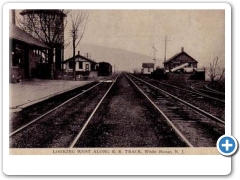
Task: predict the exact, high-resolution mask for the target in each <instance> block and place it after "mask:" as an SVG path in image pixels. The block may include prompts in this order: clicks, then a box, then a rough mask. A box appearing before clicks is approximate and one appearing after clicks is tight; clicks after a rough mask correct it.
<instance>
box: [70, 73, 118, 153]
mask: <svg viewBox="0 0 240 180" xmlns="http://www.w3.org/2000/svg"><path fill="white" fill-rule="evenodd" d="M118 76H119V75H118ZM118 76H117V77H116V78H115V80H114V81H113V83H112V85H111V86H110V87H109V88H108V90H107V92H106V93H105V94H104V96H103V97H102V99H101V100H100V101H99V102H98V104H97V106H96V107H95V109H94V110H93V112H92V113H91V115H90V116H89V117H88V119H87V121H86V122H85V124H84V125H83V127H82V129H81V130H80V132H79V133H78V135H77V136H76V137H75V139H74V140H73V141H72V143H71V145H70V147H69V148H73V147H74V146H75V144H76V143H77V141H78V140H79V138H80V137H81V135H82V133H83V132H84V130H85V129H86V127H87V125H88V124H89V122H90V121H91V119H92V117H93V116H94V114H95V113H96V111H97V110H98V108H99V106H100V105H101V103H102V101H103V100H104V99H105V97H106V96H107V94H108V93H109V91H110V90H111V88H112V87H113V85H114V84H115V82H116V81H117V78H118Z"/></svg>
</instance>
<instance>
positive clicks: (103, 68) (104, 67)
mask: <svg viewBox="0 0 240 180" xmlns="http://www.w3.org/2000/svg"><path fill="white" fill-rule="evenodd" d="M111 74H112V65H111V64H110V63H108V62H100V63H98V76H110V75H111Z"/></svg>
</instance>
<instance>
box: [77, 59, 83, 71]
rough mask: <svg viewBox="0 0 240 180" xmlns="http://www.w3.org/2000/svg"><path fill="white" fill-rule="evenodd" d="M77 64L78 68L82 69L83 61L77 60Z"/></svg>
mask: <svg viewBox="0 0 240 180" xmlns="http://www.w3.org/2000/svg"><path fill="white" fill-rule="evenodd" d="M78 65H79V69H82V68H83V62H81V61H79V62H78Z"/></svg>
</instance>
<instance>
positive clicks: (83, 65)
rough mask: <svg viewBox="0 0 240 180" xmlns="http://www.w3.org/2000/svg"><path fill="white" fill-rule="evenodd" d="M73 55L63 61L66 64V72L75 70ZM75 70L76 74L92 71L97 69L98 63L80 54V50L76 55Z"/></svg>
mask: <svg viewBox="0 0 240 180" xmlns="http://www.w3.org/2000/svg"><path fill="white" fill-rule="evenodd" d="M73 60H74V59H73V57H71V58H69V59H67V60H65V61H64V62H63V63H64V64H65V72H67V73H69V72H73V68H74V67H73V66H74V61H73ZM75 63H76V65H75V71H76V74H81V72H82V73H84V72H90V71H95V70H96V66H97V63H96V62H95V61H93V60H91V59H89V58H86V57H84V56H81V55H80V52H79V51H78V54H77V55H76V56H75Z"/></svg>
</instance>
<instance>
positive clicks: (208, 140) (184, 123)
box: [126, 74, 225, 147]
mask: <svg viewBox="0 0 240 180" xmlns="http://www.w3.org/2000/svg"><path fill="white" fill-rule="evenodd" d="M126 76H127V78H128V79H129V80H130V81H131V82H132V83H133V84H134V86H136V88H137V89H138V90H139V91H140V92H141V93H142V94H143V95H144V96H145V98H146V99H148V101H150V102H151V104H152V105H153V106H154V108H156V109H157V110H158V112H159V113H160V114H161V115H162V116H163V117H164V118H165V120H166V121H167V122H168V124H169V126H170V127H171V129H172V130H173V131H175V133H176V134H178V136H179V137H180V138H181V139H182V140H183V141H184V142H185V143H186V144H187V145H188V146H189V147H214V146H216V142H217V139H218V138H219V137H220V136H221V135H223V134H224V128H225V125H224V124H225V122H224V121H223V120H221V119H219V118H217V117H215V116H213V115H212V114H209V113H208V112H206V111H204V110H202V109H200V108H198V107H196V106H194V105H192V104H190V103H188V102H186V101H184V100H182V99H179V98H178V97H176V96H174V95H172V94H170V93H168V92H166V91H164V90H162V89H160V88H159V87H156V86H154V85H152V84H150V83H148V82H146V81H144V80H142V79H139V78H137V77H135V76H133V75H130V74H129V75H126Z"/></svg>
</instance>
